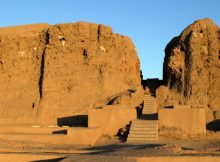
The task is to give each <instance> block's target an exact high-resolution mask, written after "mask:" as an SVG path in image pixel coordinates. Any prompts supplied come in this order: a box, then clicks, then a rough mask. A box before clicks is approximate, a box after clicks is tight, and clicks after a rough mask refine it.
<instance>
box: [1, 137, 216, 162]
mask: <svg viewBox="0 0 220 162" xmlns="http://www.w3.org/2000/svg"><path fill="white" fill-rule="evenodd" d="M201 155H202V156H209V155H211V156H213V155H215V156H219V155H220V140H185V141H184V140H169V139H161V140H159V141H158V142H156V143H148V144H143V143H142V144H141V143H139V144H137V143H136V144H132V143H125V142H122V141H121V140H119V139H118V138H117V137H109V136H104V137H102V138H100V139H99V141H98V142H97V144H96V145H95V146H71V145H62V146H61V145H45V144H37V143H22V142H9V141H2V140H0V159H1V160H0V161H1V162H4V161H6V162H7V161H21V162H22V161H52V162H55V161H63V162H69V161H94V162H97V161H130V160H128V159H127V158H128V157H146V156H201ZM219 157H220V156H219ZM131 161H132V160H131Z"/></svg>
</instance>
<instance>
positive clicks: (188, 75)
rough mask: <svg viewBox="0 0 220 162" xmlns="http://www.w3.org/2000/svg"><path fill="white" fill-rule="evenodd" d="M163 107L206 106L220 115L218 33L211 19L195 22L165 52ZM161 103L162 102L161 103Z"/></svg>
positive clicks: (219, 32)
mask: <svg viewBox="0 0 220 162" xmlns="http://www.w3.org/2000/svg"><path fill="white" fill-rule="evenodd" d="M163 74H164V76H163V78H164V81H165V86H166V87H168V90H166V88H165V87H163V88H161V89H160V90H159V91H161V92H162V91H164V92H165V91H168V92H167V94H166V95H165V96H164V94H163V101H162V102H163V104H169V103H172V104H173V103H175V104H189V105H193V106H198V105H205V106H207V108H208V110H207V111H209V112H210V111H211V112H212V113H214V112H215V111H220V107H219V106H220V93H219V92H220V29H219V27H218V26H217V25H215V24H214V23H213V22H212V20H210V19H202V20H198V21H195V22H194V23H193V24H191V25H190V26H188V27H187V28H186V29H184V30H183V32H182V33H181V34H180V36H178V37H175V38H173V39H172V40H171V41H170V42H169V44H168V45H167V47H166V49H165V58H164V72H163ZM160 94H161V93H160ZM160 102H161V101H160Z"/></svg>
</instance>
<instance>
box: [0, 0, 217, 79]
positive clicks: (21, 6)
mask: <svg viewBox="0 0 220 162" xmlns="http://www.w3.org/2000/svg"><path fill="white" fill-rule="evenodd" d="M206 17H210V18H212V19H213V21H214V22H215V23H216V24H218V25H220V0H0V26H14V25H21V24H33V23H42V22H47V23H49V24H57V23H66V22H77V21H88V22H94V23H99V24H105V25H109V26H111V27H112V28H113V31H114V32H116V33H120V34H123V35H127V36H130V37H131V38H132V40H133V42H134V44H135V46H136V48H137V51H138V55H139V58H140V61H141V69H142V71H143V75H144V78H155V77H159V78H162V64H163V58H164V48H165V46H166V44H167V43H168V42H169V41H170V40H171V39H172V38H173V37H174V36H177V35H179V34H180V32H181V31H182V30H183V29H184V28H185V27H186V26H188V25H189V24H190V23H192V22H193V21H195V20H197V19H201V18H206Z"/></svg>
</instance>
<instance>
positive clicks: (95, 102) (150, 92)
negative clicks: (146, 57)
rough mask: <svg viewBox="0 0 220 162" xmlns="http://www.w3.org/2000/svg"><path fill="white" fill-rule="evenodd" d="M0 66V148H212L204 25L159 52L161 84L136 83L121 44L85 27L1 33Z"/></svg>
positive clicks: (212, 36) (214, 78) (212, 38)
mask: <svg viewBox="0 0 220 162" xmlns="http://www.w3.org/2000/svg"><path fill="white" fill-rule="evenodd" d="M0 65H1V66H0V74H1V78H0V89H1V92H0V95H1V97H0V103H1V104H0V139H1V141H11V142H15V143H17V144H18V145H19V146H20V145H21V143H22V144H24V143H25V144H26V145H27V143H28V145H30V144H33V145H36V144H46V145H51V144H53V145H74V146H75V145H90V146H92V145H97V143H99V142H100V141H101V139H103V138H104V137H109V138H113V137H114V136H116V135H117V136H118V138H119V139H120V140H121V141H122V142H126V144H136V143H144V144H147V143H152V142H153V143H160V141H163V140H167V139H170V140H172V139H173V140H174V139H175V140H176V139H178V140H186V139H187V140H192V139H196V140H204V141H206V140H209V139H220V135H219V133H218V130H220V127H219V119H220V73H219V72H220V28H219V27H218V26H217V25H216V24H214V22H213V21H212V20H211V19H201V20H198V21H195V22H194V23H193V24H191V25H189V26H188V27H187V28H185V29H184V30H183V32H182V33H181V34H180V35H179V36H177V37H174V38H173V39H172V40H171V41H170V42H169V43H168V44H167V46H166V48H165V57H164V64H163V79H162V80H159V79H157V78H149V79H146V80H145V79H143V78H142V76H141V69H140V61H139V58H138V55H137V52H136V49H135V46H134V44H133V43H132V41H131V39H130V38H129V37H126V36H122V35H119V34H115V33H113V32H112V29H111V28H110V27H107V26H104V25H98V24H92V23H86V22H78V23H69V24H58V25H48V24H36V25H25V26H18V27H7V28H0ZM118 141H119V140H118ZM118 141H117V142H118ZM22 146H23V145H22ZM158 147H159V146H158ZM160 149H164V148H163V147H161V148H160ZM169 149H171V150H172V149H174V148H173V147H172V148H169ZM175 149H176V148H175ZM165 150H166V148H165ZM175 151H177V150H175ZM181 151H182V152H184V150H183V149H182V150H181ZM181 151H180V152H181ZM177 152H178V151H177ZM127 160H128V159H127ZM168 161H169V160H168Z"/></svg>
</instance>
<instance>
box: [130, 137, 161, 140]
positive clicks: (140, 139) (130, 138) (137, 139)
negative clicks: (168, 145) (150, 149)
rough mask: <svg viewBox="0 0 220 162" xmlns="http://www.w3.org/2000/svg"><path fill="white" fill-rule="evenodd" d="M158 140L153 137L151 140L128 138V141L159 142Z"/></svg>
mask: <svg viewBox="0 0 220 162" xmlns="http://www.w3.org/2000/svg"><path fill="white" fill-rule="evenodd" d="M157 140H158V139H157V138H153V137H150V138H147V137H145V138H143V137H142V138H136V137H131V138H127V141H157Z"/></svg>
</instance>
